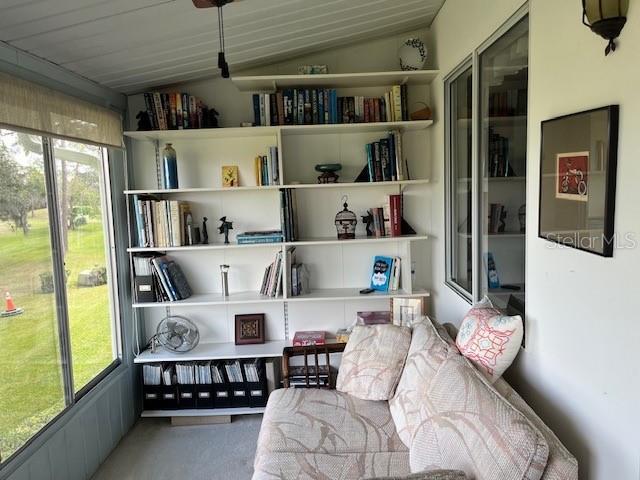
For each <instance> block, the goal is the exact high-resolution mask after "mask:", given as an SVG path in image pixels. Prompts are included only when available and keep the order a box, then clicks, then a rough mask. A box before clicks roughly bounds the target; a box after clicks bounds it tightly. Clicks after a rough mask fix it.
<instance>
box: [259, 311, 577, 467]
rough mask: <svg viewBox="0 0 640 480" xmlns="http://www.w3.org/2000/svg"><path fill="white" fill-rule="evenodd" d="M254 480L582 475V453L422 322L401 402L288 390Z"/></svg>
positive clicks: (270, 409)
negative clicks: (456, 473) (442, 472)
mask: <svg viewBox="0 0 640 480" xmlns="http://www.w3.org/2000/svg"><path fill="white" fill-rule="evenodd" d="M254 468H255V471H254V475H253V480H267V479H269V480H273V479H281V480H287V479H296V480H310V479H322V480H334V479H345V480H346V479H366V478H378V477H394V478H398V477H403V476H407V475H409V474H410V473H412V472H414V473H415V472H423V471H430V470H435V469H443V468H444V469H456V470H462V471H464V472H465V473H466V476H467V478H469V479H471V480H512V479H513V480H515V479H522V480H538V479H543V480H577V478H578V465H577V462H576V460H575V458H574V457H573V456H572V455H571V454H570V453H569V452H568V451H567V449H566V448H565V447H564V446H563V445H562V444H561V443H560V441H559V440H558V439H557V437H556V436H555V435H554V434H553V432H552V431H551V430H550V429H549V428H548V427H547V426H546V425H545V424H544V423H543V422H542V421H541V420H540V418H538V417H537V416H536V414H535V413H534V412H533V411H532V410H531V408H529V406H528V405H527V404H526V403H525V402H524V401H523V400H522V398H520V396H518V394H517V393H516V392H515V391H514V390H513V389H512V388H511V387H510V386H509V385H508V384H507V383H506V382H505V381H504V380H502V379H499V380H498V381H497V382H496V383H495V384H493V385H491V384H490V383H488V382H487V380H486V379H485V378H484V377H483V376H482V375H481V374H480V373H479V372H478V371H477V370H476V369H475V368H474V367H473V365H472V364H471V363H470V362H469V361H468V360H467V359H466V358H464V357H463V356H462V355H460V353H459V352H458V350H457V348H456V346H455V343H454V342H453V341H452V340H451V338H450V337H449V335H448V334H447V332H446V331H445V330H444V329H443V328H442V327H441V326H439V325H437V324H434V323H432V322H431V321H430V320H425V321H424V322H421V323H419V324H417V325H416V326H414V329H413V334H412V338H411V346H410V348H409V353H408V355H407V359H406V361H405V365H404V369H403V371H402V375H401V377H400V381H399V383H398V386H397V388H396V391H395V395H394V396H393V398H391V400H389V401H388V402H387V401H368V400H360V399H358V398H355V397H353V396H351V395H349V394H345V393H341V392H338V391H335V390H321V389H280V390H276V391H274V392H273V393H272V394H271V396H270V398H269V402H268V404H267V408H266V412H265V414H264V418H263V421H262V428H261V430H260V436H259V439H258V449H257V452H256V458H255V462H254Z"/></svg>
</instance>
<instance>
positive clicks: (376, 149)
mask: <svg viewBox="0 0 640 480" xmlns="http://www.w3.org/2000/svg"><path fill="white" fill-rule="evenodd" d="M373 165H374V170H375V172H376V182H382V180H383V178H382V162H381V158H380V142H373Z"/></svg>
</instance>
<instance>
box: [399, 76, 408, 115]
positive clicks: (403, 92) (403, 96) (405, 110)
mask: <svg viewBox="0 0 640 480" xmlns="http://www.w3.org/2000/svg"><path fill="white" fill-rule="evenodd" d="M400 104H401V110H402V120H403V121H405V122H406V121H407V120H409V109H408V106H407V84H406V83H403V84H402V86H401V87H400Z"/></svg>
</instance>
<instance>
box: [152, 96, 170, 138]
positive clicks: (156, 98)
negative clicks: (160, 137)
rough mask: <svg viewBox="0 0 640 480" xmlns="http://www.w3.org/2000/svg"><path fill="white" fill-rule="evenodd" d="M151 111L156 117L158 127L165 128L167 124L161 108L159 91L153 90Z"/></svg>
mask: <svg viewBox="0 0 640 480" xmlns="http://www.w3.org/2000/svg"><path fill="white" fill-rule="evenodd" d="M153 111H154V112H155V114H156V118H157V119H158V128H159V129H160V130H166V129H167V125H166V123H165V119H164V111H163V110H162V99H161V97H160V93H159V92H153Z"/></svg>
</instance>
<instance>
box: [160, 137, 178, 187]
mask: <svg viewBox="0 0 640 480" xmlns="http://www.w3.org/2000/svg"><path fill="white" fill-rule="evenodd" d="M162 172H163V174H164V175H163V181H164V188H178V160H177V158H176V151H175V150H174V149H173V147H172V146H171V144H170V143H167V144H166V145H165V146H164V148H163V149H162Z"/></svg>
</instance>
